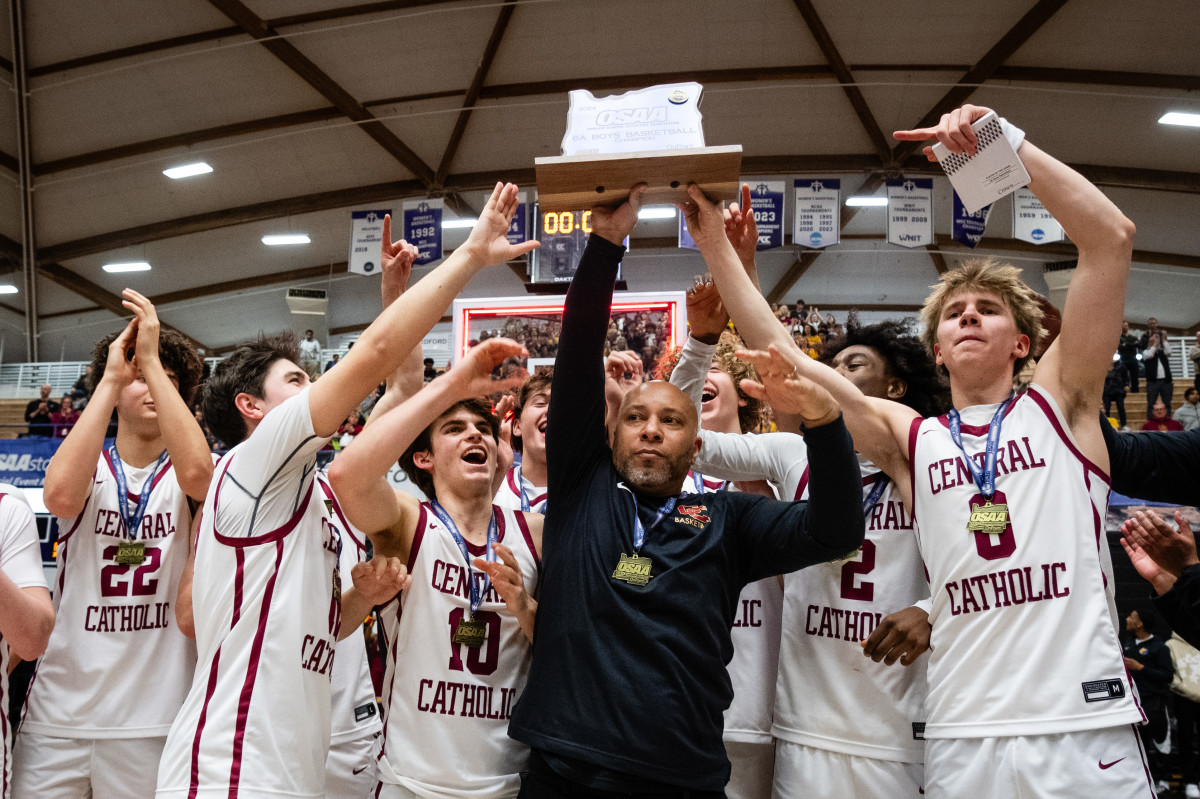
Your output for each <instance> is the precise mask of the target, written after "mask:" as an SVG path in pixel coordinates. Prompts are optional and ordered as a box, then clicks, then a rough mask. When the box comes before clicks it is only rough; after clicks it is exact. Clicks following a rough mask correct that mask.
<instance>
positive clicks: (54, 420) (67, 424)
mask: <svg viewBox="0 0 1200 799" xmlns="http://www.w3.org/2000/svg"><path fill="white" fill-rule="evenodd" d="M72 402H73V400H72V399H71V395H70V394H67V395H65V396H63V398H62V402H61V403H59V407H58V410H57V411H55V412H54V413H52V414H50V424H51V428H52V429H53V431H54V437H55V438H66V437H67V433H69V432H71V428H72V427H74V426H75V422H76V421H77V420H78V419H79V411H77V410H75V408H74V407H73V406H72Z"/></svg>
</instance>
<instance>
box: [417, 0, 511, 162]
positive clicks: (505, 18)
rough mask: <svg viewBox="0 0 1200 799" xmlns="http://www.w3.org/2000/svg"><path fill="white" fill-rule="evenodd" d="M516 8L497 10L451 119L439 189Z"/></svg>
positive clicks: (507, 0) (507, 5)
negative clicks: (456, 112) (468, 82)
mask: <svg viewBox="0 0 1200 799" xmlns="http://www.w3.org/2000/svg"><path fill="white" fill-rule="evenodd" d="M516 8H517V6H516V0H504V5H503V6H501V7H500V15H499V16H498V17H497V18H496V24H495V25H493V26H492V34H491V36H489V37H488V40H487V44H486V45H485V46H484V48H483V56H482V57H481V58H480V59H479V66H478V67H477V68H476V69H475V76H474V77H472V78H471V85H470V86H468V87H467V93H466V95H465V96H464V97H463V101H462V108H461V109H460V110H459V112H458V118H457V119H455V120H454V129H453V130H452V131H450V138H449V140H447V142H446V150H445V152H443V153H442V161H441V163H440V164H438V168H437V172H436V173H435V174H434V177H433V182H434V184H435V185H438V186H440V185H441V184H442V181H443V180H445V179H446V175H447V174H448V173H449V171H450V164H451V163H452V162H453V161H454V156H455V155H457V154H458V146H459V145H460V144H462V139H463V135H464V134H465V133H466V132H467V122H469V121H470V119H471V111H472V110H473V109H474V108H475V103H477V102H478V101H479V91H480V89H482V88H483V82H484V81H485V80H487V75H488V72H490V71H491V69H492V61H494V60H495V58H496V51H497V50H499V49H500V42H502V41H503V40H504V32H505V31H506V30H507V29H508V23H509V21H510V20H511V19H512V15H513V11H515V10H516Z"/></svg>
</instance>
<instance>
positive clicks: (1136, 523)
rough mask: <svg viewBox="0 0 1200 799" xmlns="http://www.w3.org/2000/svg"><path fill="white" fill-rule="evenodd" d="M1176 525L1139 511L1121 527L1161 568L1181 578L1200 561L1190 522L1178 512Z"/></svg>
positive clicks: (1147, 512)
mask: <svg viewBox="0 0 1200 799" xmlns="http://www.w3.org/2000/svg"><path fill="white" fill-rule="evenodd" d="M1175 522H1176V523H1177V524H1178V525H1179V528H1178V529H1175V528H1174V527H1172V526H1171V525H1170V524H1168V523H1167V522H1165V521H1163V518H1162V517H1161V516H1159V515H1158V514H1157V513H1155V512H1154V511H1152V510H1146V511H1138V512H1137V513H1136V514H1134V516H1133V518H1132V519H1127V520H1126V521H1125V523H1124V524H1122V525H1121V532H1122V533H1123V534H1124V536H1125V538H1126V539H1128V540H1129V541H1130V542H1131V543H1133V544H1135V545H1136V546H1137V547H1139V548H1140V549H1141V550H1142V551H1143V552H1145V553H1146V555H1147V556H1149V557H1150V558H1151V559H1152V560H1153V561H1154V562H1155V563H1156V564H1157V565H1158V566H1159V568H1161V569H1162V570H1163V571H1165V572H1167V573H1168V574H1170V575H1171V576H1172V577H1174V578H1176V579H1178V578H1179V576H1180V575H1181V574H1183V570H1184V569H1185V568H1187V567H1188V566H1194V565H1196V564H1197V563H1200V559H1197V557H1196V539H1195V537H1194V536H1193V535H1192V526H1191V525H1190V524H1189V523H1188V520H1187V519H1186V518H1184V516H1183V514H1182V513H1180V512H1179V511H1175ZM1134 565H1135V566H1136V564H1134ZM1143 576H1144V575H1143ZM1146 579H1150V578H1146Z"/></svg>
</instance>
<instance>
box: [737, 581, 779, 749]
mask: <svg viewBox="0 0 1200 799" xmlns="http://www.w3.org/2000/svg"><path fill="white" fill-rule="evenodd" d="M782 617H783V586H781V585H780V584H779V578H778V577H774V576H772V577H767V578H765V579H763V580H758V581H756V582H753V583H749V584H748V585H747V586H746V587H745V588H743V589H742V593H741V594H740V595H739V596H738V607H737V610H736V611H735V612H734V616H733V629H732V630H731V631H730V638H731V640H732V641H733V659H732V660H730V661H729V665H728V666H727V667H726V668H727V670H728V671H729V681H730V682H731V683H732V684H733V701H732V702H730V704H729V707H728V708H726V709H725V730H724V733H723V735H722V738H723V739H724V740H726V741H741V742H744V743H764V744H769V743H771V719H772V716H773V714H774V710H775V674H776V670H777V669H778V665H779V631H780V626H781V624H782Z"/></svg>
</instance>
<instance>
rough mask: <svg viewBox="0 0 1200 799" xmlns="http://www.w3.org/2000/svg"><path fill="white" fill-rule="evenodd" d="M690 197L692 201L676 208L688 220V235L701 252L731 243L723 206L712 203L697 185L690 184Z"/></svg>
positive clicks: (677, 205)
mask: <svg viewBox="0 0 1200 799" xmlns="http://www.w3.org/2000/svg"><path fill="white" fill-rule="evenodd" d="M688 196H689V197H691V199H690V200H688V201H687V202H682V203H676V205H675V207H676V208H678V209H679V212H680V213H681V214H683V216H684V218H685V219H686V220H687V226H688V233H690V234H691V236H692V238H693V239H694V240H695V241H696V246H697V247H699V248H700V251H701V252H704V251H706V250H709V249H711V248H712V247H715V246H717V245H719V244H721V243H722V242H726V241H729V239H728V238H726V236H725V210H724V209H723V208H722V207H721V204H719V203H714V202H711V201H710V200H709V199H708V197H706V196H704V190H703V189H701V188H700V187H699V186H697V185H696V184H695V183H690V184H688ZM756 241H757V234H756Z"/></svg>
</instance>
